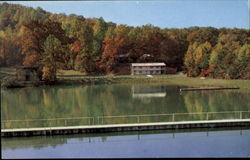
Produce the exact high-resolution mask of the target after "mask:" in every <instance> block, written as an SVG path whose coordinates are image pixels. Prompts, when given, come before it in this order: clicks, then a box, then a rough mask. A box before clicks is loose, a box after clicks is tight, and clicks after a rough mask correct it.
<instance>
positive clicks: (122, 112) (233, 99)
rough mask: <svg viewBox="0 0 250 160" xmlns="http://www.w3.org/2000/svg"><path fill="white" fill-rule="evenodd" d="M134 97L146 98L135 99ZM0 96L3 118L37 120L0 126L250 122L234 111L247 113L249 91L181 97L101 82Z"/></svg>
mask: <svg viewBox="0 0 250 160" xmlns="http://www.w3.org/2000/svg"><path fill="white" fill-rule="evenodd" d="M155 93H156V94H158V93H161V94H165V96H162V97H161V96H160V97H159V96H155V95H154V94H155ZM136 94H137V96H136ZM138 94H139V95H140V94H144V95H145V94H146V95H147V96H142V95H141V96H139V97H141V98H135V97H138ZM148 94H150V95H151V96H148ZM142 97H143V98H142ZM1 98H2V99H1V118H2V120H34V119H40V120H39V121H32V122H29V121H22V122H20V121H19V122H7V123H4V125H2V128H22V127H46V126H71V125H95V124H121V123H138V116H133V115H141V116H140V117H139V122H140V123H143V122H144V123H145V122H167V121H173V120H174V121H187V120H206V119H209V120H211V119H239V118H242V119H246V118H250V114H249V112H239V111H249V110H250V91H245V90H219V91H195V92H183V93H182V95H180V94H179V88H178V86H166V85H129V84H126V85H121V84H114V85H105V84H103V85H90V86H56V87H40V88H22V89H5V90H2V91H1ZM211 112H213V113H212V114H211ZM217 112H220V113H217ZM222 112H223V113H222ZM190 113H192V114H190ZM194 113H197V114H194ZM159 114H160V115H159ZM164 114H165V115H164ZM173 114H174V116H173ZM143 115H148V116H143ZM77 117H91V118H89V119H88V118H82V119H77ZM60 118H63V119H60ZM65 118H68V119H67V120H65ZM41 119H42V120H41ZM47 119H50V120H47ZM51 119H52V120H51Z"/></svg>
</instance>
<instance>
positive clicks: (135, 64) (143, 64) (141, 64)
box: [131, 63, 166, 66]
mask: <svg viewBox="0 0 250 160" xmlns="http://www.w3.org/2000/svg"><path fill="white" fill-rule="evenodd" d="M131 65H132V66H166V64H165V63H132V64H131Z"/></svg>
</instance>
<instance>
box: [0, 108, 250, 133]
mask: <svg viewBox="0 0 250 160" xmlns="http://www.w3.org/2000/svg"><path fill="white" fill-rule="evenodd" d="M218 114H219V115H225V114H228V115H230V114H234V115H233V116H232V115H231V116H229V117H230V119H250V111H227V112H196V113H170V114H143V115H120V116H98V117H72V118H50V119H25V120H1V124H2V125H1V126H2V129H7V128H16V127H15V126H14V124H17V126H20V124H22V125H21V126H22V128H23V123H24V126H25V127H26V128H33V127H32V123H34V122H40V123H44V124H45V125H47V126H50V127H51V126H53V127H57V125H55V122H60V125H59V126H75V125H71V124H70V123H69V122H70V121H83V120H85V121H84V122H85V124H84V125H103V124H125V123H154V122H155V123H159V122H179V121H197V119H195V118H197V117H194V119H195V120H194V119H191V120H190V119H187V118H186V119H185V118H183V117H182V119H181V120H180V119H178V117H181V116H194V115H196V116H197V115H199V116H200V117H203V118H200V117H199V118H200V119H198V120H199V121H209V120H224V119H228V118H219V119H218V118H211V117H212V116H215V115H216V116H217V117H219V116H218ZM153 117H155V118H159V119H160V120H158V121H153V120H152V118H153ZM160 117H161V118H160ZM162 117H165V118H166V117H168V119H167V120H163V118H162ZM122 118H123V120H122ZM189 118H190V117H189ZM119 119H120V120H119ZM143 119H144V120H143ZM145 119H149V120H151V121H149V122H147V121H145ZM110 120H111V122H110ZM128 120H130V122H128ZM125 121H126V122H125ZM86 122H87V124H86ZM114 122H116V123H114ZM117 122H118V123H117ZM7 124H8V125H7ZM78 125H79V124H78ZM80 125H83V123H82V122H80ZM11 126H13V127H11ZM43 127H44V126H43ZM18 128H20V127H18Z"/></svg>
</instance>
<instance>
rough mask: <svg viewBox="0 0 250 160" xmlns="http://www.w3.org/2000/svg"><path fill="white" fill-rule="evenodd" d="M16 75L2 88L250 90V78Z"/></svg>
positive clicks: (171, 75) (2, 84) (2, 85)
mask: <svg viewBox="0 0 250 160" xmlns="http://www.w3.org/2000/svg"><path fill="white" fill-rule="evenodd" d="M6 78H9V79H11V78H12V80H11V82H10V83H9V84H8V83H6V82H5V84H4V82H3V81H4V79H6ZM14 78H15V77H14V76H7V77H5V78H3V79H1V88H23V87H39V86H58V85H95V84H130V83H133V84H138V83H140V84H145V83H147V84H148V83H150V84H158V83H161V84H166V85H179V86H188V87H230V88H235V87H236V88H240V89H246V90H250V80H238V79H237V80H228V79H213V78H205V79H201V78H200V77H186V76H183V75H182V76H179V75H176V74H175V75H173V74H169V75H154V77H147V76H146V75H139V76H131V75H119V76H73V77H72V76H58V78H57V81H56V82H53V83H46V82H44V81H34V82H33V81H30V82H28V81H15V79H14Z"/></svg>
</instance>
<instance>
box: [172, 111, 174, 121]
mask: <svg viewBox="0 0 250 160" xmlns="http://www.w3.org/2000/svg"><path fill="white" fill-rule="evenodd" d="M172 121H173V122H174V113H173V118H172Z"/></svg>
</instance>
